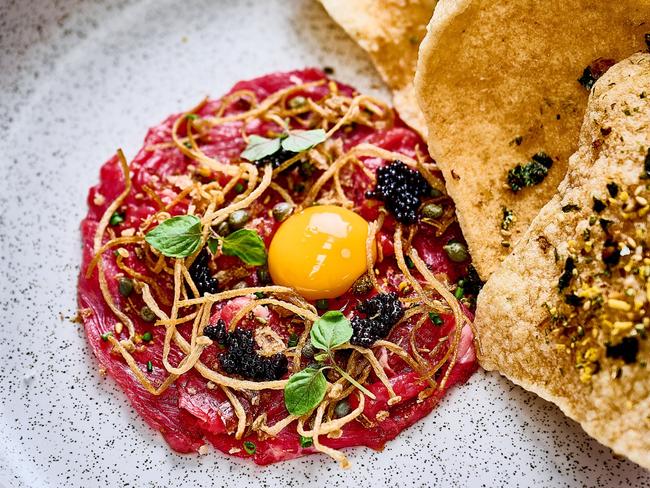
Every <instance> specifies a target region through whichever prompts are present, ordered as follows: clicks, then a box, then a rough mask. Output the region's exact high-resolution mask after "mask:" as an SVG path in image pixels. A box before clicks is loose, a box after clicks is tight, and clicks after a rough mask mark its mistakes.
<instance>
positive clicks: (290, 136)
mask: <svg viewBox="0 0 650 488" xmlns="http://www.w3.org/2000/svg"><path fill="white" fill-rule="evenodd" d="M325 139H327V135H326V133H325V131H324V130H323V129H313V130H295V131H291V132H288V133H286V134H282V135H281V136H280V137H275V138H273V139H269V138H267V137H262V136H258V135H252V136H250V138H249V139H248V145H247V146H246V149H244V151H243V152H242V153H241V157H242V158H244V159H246V160H248V161H259V160H260V159H263V158H265V157H267V156H271V155H272V154H275V153H276V152H278V151H280V150H282V149H283V150H285V151H290V152H293V153H296V154H297V153H300V152H303V151H307V150H308V149H311V148H312V147H314V146H315V145H317V144H320V143H321V142H323V141H324V140H325Z"/></svg>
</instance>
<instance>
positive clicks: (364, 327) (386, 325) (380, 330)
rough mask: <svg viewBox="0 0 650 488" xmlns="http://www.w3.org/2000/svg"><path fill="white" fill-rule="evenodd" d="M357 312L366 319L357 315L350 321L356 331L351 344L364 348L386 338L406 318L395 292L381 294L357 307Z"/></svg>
mask: <svg viewBox="0 0 650 488" xmlns="http://www.w3.org/2000/svg"><path fill="white" fill-rule="evenodd" d="M357 310H358V311H359V312H361V313H362V314H364V315H365V316H366V317H365V318H362V317H359V316H358V315H355V316H354V317H352V319H351V320H350V322H351V324H352V330H353V331H354V332H353V334H352V338H351V339H350V344H355V345H357V346H362V347H370V346H372V345H373V344H374V343H375V341H377V340H379V339H383V338H384V337H386V336H387V335H388V333H389V332H390V330H391V329H392V328H393V326H394V325H395V324H396V323H397V322H399V321H400V319H401V318H402V317H403V316H404V309H403V308H402V304H401V303H400V301H399V298H398V297H397V293H395V292H391V293H379V294H377V295H375V296H374V297H372V298H370V299H368V300H365V301H363V302H361V303H360V304H359V305H357Z"/></svg>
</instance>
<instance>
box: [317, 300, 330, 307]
mask: <svg viewBox="0 0 650 488" xmlns="http://www.w3.org/2000/svg"><path fill="white" fill-rule="evenodd" d="M329 307H330V303H329V301H328V300H327V298H321V299H320V300H316V308H317V309H318V310H327V309H328V308H329Z"/></svg>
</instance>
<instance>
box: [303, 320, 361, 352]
mask: <svg viewBox="0 0 650 488" xmlns="http://www.w3.org/2000/svg"><path fill="white" fill-rule="evenodd" d="M352 333H353V330H352V324H350V321H349V320H348V319H347V318H346V317H345V315H343V314H342V313H341V312H339V311H338V310H331V311H329V312H325V313H324V314H323V315H322V316H321V317H320V318H319V319H318V320H316V322H314V325H312V328H311V331H310V337H311V343H312V345H313V346H314V347H317V348H318V349H322V350H324V351H329V350H331V349H333V348H335V347H337V346H340V345H341V344H344V343H346V342H348V341H349V340H350V338H351V337H352Z"/></svg>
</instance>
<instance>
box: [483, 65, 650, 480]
mask: <svg viewBox="0 0 650 488" xmlns="http://www.w3.org/2000/svg"><path fill="white" fill-rule="evenodd" d="M649 178H650V54H635V55H633V56H632V57H630V58H629V59H627V60H625V61H622V62H620V63H618V64H617V65H615V66H614V67H612V68H611V69H610V70H609V71H608V72H607V73H606V74H605V76H604V77H603V78H601V79H600V80H599V81H598V82H597V83H596V85H595V86H594V88H593V91H592V95H591V97H590V100H589V105H588V107H587V113H586V118H585V121H584V125H583V126H582V130H581V134H580V147H579V149H578V151H577V152H576V153H575V154H574V155H573V156H572V157H571V159H570V161H569V169H568V172H567V175H566V178H565V179H564V180H563V181H562V183H561V184H560V186H559V189H558V193H557V194H556V195H555V196H554V197H553V198H552V199H551V200H550V202H548V203H547V204H546V205H545V206H544V207H543V208H542V210H541V211H540V213H539V215H537V217H535V218H534V219H533V221H532V223H531V225H530V227H529V229H528V230H527V231H526V232H525V233H524V235H523V236H522V238H521V240H520V242H519V244H518V245H517V246H516V247H515V248H514V250H513V252H512V254H510V255H509V256H508V257H507V258H506V259H505V260H504V262H503V263H502V265H501V266H500V267H499V268H498V269H497V270H496V271H495V272H494V273H493V274H492V276H491V277H490V279H489V280H488V281H487V283H486V284H485V286H484V288H483V290H482V292H481V294H480V296H479V299H478V305H477V314H476V321H475V325H476V327H477V329H478V332H479V337H480V338H481V346H482V347H481V354H480V358H479V359H480V361H481V364H482V365H483V367H485V368H486V369H488V370H498V371H500V372H501V373H502V374H504V375H505V376H507V377H508V378H509V379H510V380H512V381H513V382H515V383H517V384H519V385H521V386H523V387H524V388H526V389H528V390H531V391H533V392H535V393H537V394H538V395H540V396H541V397H543V398H545V399H546V400H549V401H552V402H554V403H556V404H557V405H558V406H559V407H560V408H561V409H562V411H563V412H564V413H565V414H567V415H568V416H569V417H571V418H573V419H575V420H577V421H578V422H580V424H582V427H583V428H584V429H585V431H586V432H587V433H588V434H589V435H591V436H592V437H594V438H596V439H597V440H598V441H600V442H601V443H603V444H605V445H607V446H609V447H611V448H612V449H613V450H614V451H615V452H617V453H619V454H622V455H625V456H627V457H628V458H630V459H631V460H632V461H635V462H637V463H639V464H641V465H642V466H644V467H646V468H650V368H649V366H650V337H647V335H648V332H650V316H649V314H648V312H650V303H649V301H648V300H649V298H650V281H649V280H650V265H649V264H650V259H647V258H645V257H646V256H648V255H650V213H649V212H648V210H650V206H649V203H648V198H647V197H648V196H649V195H650V190H648V187H647V185H648V184H650V179H649ZM612 195H615V196H612ZM594 198H595V199H596V200H594ZM598 202H600V203H598ZM569 258H570V259H571V261H572V262H571V264H570V265H569ZM644 258H645V260H644ZM574 267H575V271H574V270H573V268H574Z"/></svg>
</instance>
